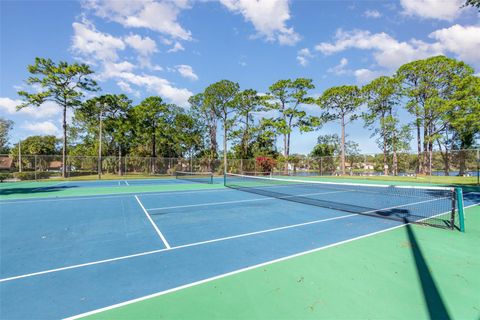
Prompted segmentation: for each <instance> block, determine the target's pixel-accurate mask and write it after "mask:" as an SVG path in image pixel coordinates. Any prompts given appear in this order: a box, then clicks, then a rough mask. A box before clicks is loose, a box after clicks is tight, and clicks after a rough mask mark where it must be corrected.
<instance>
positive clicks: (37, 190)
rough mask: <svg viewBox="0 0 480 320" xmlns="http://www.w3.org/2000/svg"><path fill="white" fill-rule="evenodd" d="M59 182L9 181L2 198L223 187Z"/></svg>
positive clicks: (209, 185)
mask: <svg viewBox="0 0 480 320" xmlns="http://www.w3.org/2000/svg"><path fill="white" fill-rule="evenodd" d="M58 183H59V182H30V183H29V184H24V183H22V184H21V185H16V183H9V186H8V187H3V186H2V188H0V195H1V199H2V200H17V199H37V198H52V197H77V196H98V195H111V194H128V193H132V194H133V193H147V192H171V191H186V190H204V189H218V188H223V185H221V184H194V183H192V184H185V183H179V184H158V185H136V186H132V185H130V186H122V187H92V188H83V187H82V188H60V186H61V185H60V186H59V188H56V187H55V185H57V184H58Z"/></svg>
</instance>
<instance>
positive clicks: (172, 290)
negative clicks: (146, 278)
mask: <svg viewBox="0 0 480 320" xmlns="http://www.w3.org/2000/svg"><path fill="white" fill-rule="evenodd" d="M477 205H478V204H473V205H469V206H467V207H465V208H470V207H474V206H477ZM407 224H411V223H406V224H401V225H398V226H395V227H391V228H387V229H383V230H379V231H375V232H371V233H368V234H364V235H361V236H358V237H355V238H351V239H347V240H343V241H339V242H335V243H332V244H328V245H325V246H322V247H319V248H315V249H311V250H307V251H302V252H299V253H295V254H292V255H289V256H285V257H281V258H278V259H274V260H270V261H266V262H263V263H259V264H255V265H252V266H249V267H246V268H242V269H238V270H235V271H231V272H227V273H223V274H219V275H217V276H214V277H210V278H207V279H203V280H200V281H196V282H192V283H188V284H185V285H182V286H178V287H175V288H171V289H167V290H164V291H160V292H156V293H153V294H150V295H147V296H143V297H140V298H136V299H132V300H128V301H124V302H121V303H117V304H114V305H110V306H108V307H104V308H100V309H96V310H92V311H88V312H85V313H81V314H77V315H74V316H71V317H68V318H65V320H74V319H79V318H83V317H86V316H90V315H93V314H97V313H100V312H103V311H107V310H112V309H115V308H119V307H123V306H126V305H129V304H132V303H136V302H140V301H144V300H148V299H151V298H155V297H158V296H162V295H165V294H168V293H172V292H176V291H179V290H182V289H187V288H190V287H194V286H197V285H200V284H203V283H207V282H211V281H214V280H217V279H222V278H225V277H228V276H232V275H235V274H238V273H241V272H245V271H248V270H252V269H257V268H260V267H264V266H268V265H271V264H274V263H277V262H282V261H285V260H290V259H293V258H296V257H300V256H304V255H307V254H310V253H314V252H318V251H322V250H325V249H328V248H332V247H336V246H339V245H342V244H345V243H349V242H352V241H356V240H360V239H363V238H367V237H371V236H374V235H377V234H381V233H384V232H387V231H391V230H394V229H398V228H402V227H404V226H406V225H407Z"/></svg>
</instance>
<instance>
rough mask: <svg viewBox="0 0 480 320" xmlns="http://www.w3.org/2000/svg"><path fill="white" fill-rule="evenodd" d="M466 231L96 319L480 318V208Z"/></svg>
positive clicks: (396, 234)
mask: <svg viewBox="0 0 480 320" xmlns="http://www.w3.org/2000/svg"><path fill="white" fill-rule="evenodd" d="M467 212H468V214H467V219H468V225H467V226H468V229H467V232H466V233H460V232H454V231H446V230H440V229H436V228H430V227H422V226H410V227H401V228H398V229H395V230H392V231H389V232H385V233H381V234H377V235H374V236H371V237H367V238H363V239H360V240H357V241H353V242H350V243H346V244H343V245H340V246H337V247H331V248H328V249H325V250H321V251H317V252H314V253H310V254H307V255H303V256H299V257H296V258H293V259H289V260H285V261H282V262H278V263H274V264H270V265H267V266H262V267H259V268H255V269H252V270H249V271H245V272H242V273H238V274H235V275H232V276H228V277H224V278H221V279H217V280H214V281H211V282H207V283H203V284H200V285H196V286H193V287H189V288H186V289H183V290H179V291H174V292H172V293H169V294H165V295H160V296H157V297H154V298H151V299H148V300H144V301H140V302H137V303H133V304H127V305H125V306H123V307H119V308H116V309H112V310H109V311H105V312H102V313H98V314H94V315H92V316H90V317H89V318H90V319H324V318H326V319H442V318H447V317H449V318H452V319H479V316H480V295H479V294H478V293H479V292H480V277H479V276H478V270H480V254H479V251H478V244H479V243H480V206H476V207H474V208H470V209H468V211H467Z"/></svg>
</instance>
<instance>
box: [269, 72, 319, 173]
mask: <svg viewBox="0 0 480 320" xmlns="http://www.w3.org/2000/svg"><path fill="white" fill-rule="evenodd" d="M314 88H315V86H314V85H313V81H312V80H311V79H305V78H298V79H295V80H290V79H287V80H279V81H277V82H275V83H274V84H273V85H271V86H270V87H269V92H268V96H267V99H268V100H267V101H266V103H265V105H266V107H267V110H274V111H277V113H278V116H277V117H274V118H272V119H271V121H270V123H271V125H273V126H274V127H275V131H276V132H278V133H280V134H281V135H283V155H284V157H285V159H286V160H287V161H286V162H285V171H287V170H288V157H289V155H290V138H291V134H292V131H293V130H294V129H295V128H298V129H299V130H300V132H308V131H312V130H313V129H314V128H315V127H317V126H319V124H320V122H319V119H318V118H317V117H313V116H309V115H308V114H307V112H305V111H304V110H302V109H301V106H302V105H305V104H313V103H315V99H314V98H312V97H309V96H308V94H309V90H312V89H314Z"/></svg>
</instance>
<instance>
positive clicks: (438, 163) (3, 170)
mask: <svg viewBox="0 0 480 320" xmlns="http://www.w3.org/2000/svg"><path fill="white" fill-rule="evenodd" d="M479 153H480V149H468V150H455V151H448V152H445V151H444V152H441V151H434V152H427V153H424V154H420V156H419V155H418V154H412V153H397V154H396V155H392V154H388V155H387V156H386V157H384V155H383V154H354V155H347V156H346V157H345V162H344V166H345V169H344V172H345V175H349V176H405V177H417V176H420V177H438V176H458V177H478V175H479V165H480V162H479ZM341 162H342V161H341V158H340V157H339V156H332V157H319V158H312V157H307V156H292V157H291V158H289V159H288V161H287V160H285V159H284V158H281V159H278V160H277V161H276V165H275V168H273V174H278V175H298V176H339V175H343V170H342V165H341ZM65 165H66V171H67V177H78V176H81V177H85V178H92V179H94V178H95V177H100V176H102V175H104V176H107V175H110V176H119V177H124V178H126V177H135V176H139V177H140V176H153V175H173V174H174V173H175V171H193V172H213V173H214V174H217V175H221V174H223V171H224V168H223V161H222V160H221V159H207V158H205V159H203V158H201V159H182V158H162V157H130V156H122V157H118V156H104V157H102V158H101V159H100V161H99V159H98V157H95V156H68V157H67V159H66V164H65ZM99 167H100V168H101V170H100V172H99V169H98V168H99ZM62 169H63V162H62V156H61V155H18V154H14V155H0V174H1V177H2V179H5V178H16V179H20V180H38V179H47V178H52V177H61V173H62ZM261 171H262V168H261V166H260V165H259V164H258V163H257V161H256V160H255V159H228V167H227V172H232V173H243V172H261Z"/></svg>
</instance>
